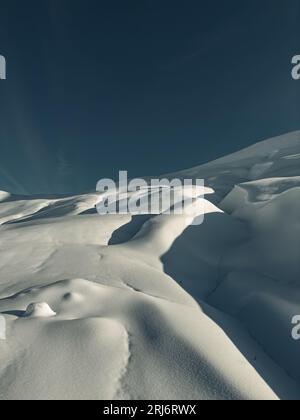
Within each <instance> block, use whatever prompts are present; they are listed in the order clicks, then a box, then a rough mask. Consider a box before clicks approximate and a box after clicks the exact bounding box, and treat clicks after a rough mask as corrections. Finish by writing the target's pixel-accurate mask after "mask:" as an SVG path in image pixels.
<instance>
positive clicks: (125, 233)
mask: <svg viewBox="0 0 300 420" xmlns="http://www.w3.org/2000/svg"><path fill="white" fill-rule="evenodd" d="M299 158H300V133H299V132H296V133H292V134H288V135H286V136H281V137H279V138H275V139H271V140H268V141H265V142H262V143H258V144H256V145H254V146H253V147H251V148H248V149H246V150H244V151H241V152H238V153H236V154H233V155H231V156H228V157H226V158H222V159H219V160H217V161H215V162H212V163H210V164H206V165H203V166H200V167H197V168H193V169H191V170H187V171H182V172H181V173H180V174H178V176H180V177H191V176H192V177H195V178H196V177H198V178H199V177H200V178H204V179H205V182H206V186H207V187H208V188H210V189H212V190H213V191H214V193H213V194H209V195H206V197H205V198H204V199H202V198H200V200H203V201H202V203H201V204H202V205H201V206H199V207H197V209H196V213H195V214H194V215H193V216H191V215H190V216H167V215H158V216H155V215H153V216H152V217H150V216H149V217H146V216H133V217H131V216H129V215H116V216H111V215H108V216H99V215H97V214H95V213H94V211H93V209H94V208H95V205H96V204H97V202H98V201H99V200H100V199H101V198H100V195H99V194H95V193H93V194H86V195H81V196H74V197H32V198H31V197H17V196H13V195H11V194H9V193H6V192H1V193H0V224H1V226H0V314H1V316H4V317H5V320H6V340H2V339H0V399H170V400H172V399H208V400H211V399H226V400H228V399H254V400H259V399H271V400H276V399H299V398H300V368H299V363H298V360H299V357H297V356H298V355H299V346H300V342H299V341H295V340H293V339H292V335H291V330H292V324H291V320H292V317H293V316H294V315H300V284H299V274H300V219H299V217H300V216H299V214H300V212H299V210H300V208H299V203H300V200H299V199H300V172H299V168H300V166H299V163H300V162H299ZM197 212H198V213H197ZM199 212H203V213H205V219H204V223H203V224H202V225H199V226H194V225H192V224H191V223H192V222H193V219H194V217H195V216H197V215H199Z"/></svg>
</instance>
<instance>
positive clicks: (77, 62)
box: [0, 0, 300, 193]
mask: <svg viewBox="0 0 300 420" xmlns="http://www.w3.org/2000/svg"><path fill="white" fill-rule="evenodd" d="M2 3H3V4H2V5H1V13H0V54H2V55H4V56H6V59H7V77H8V79H7V80H6V81H0V113H1V114H0V152H1V153H0V188H2V189H5V188H6V189H10V190H13V191H15V192H22V191H23V192H27V193H49V192H78V191H83V190H91V189H93V188H95V185H96V182H97V180H98V179H99V178H101V177H113V176H115V175H116V174H117V172H118V170H119V169H120V170H121V169H127V170H129V174H130V175H131V176H137V175H151V174H160V173H165V172H170V171H174V170H178V169H183V168H186V167H191V166H194V165H197V164H200V163H203V162H206V161H209V160H212V159H214V158H217V157H219V156H221V155H224V154H227V153H229V152H232V151H234V150H237V149H240V148H243V147H245V146H247V145H249V144H251V143H253V142H255V141H258V140H261V139H263V138H267V137H271V136H274V135H277V134H282V133H284V132H287V131H292V130H296V129H300V81H299V82H297V81H293V80H292V78H291V64H290V62H291V58H292V56H293V55H295V54H300V24H299V23H300V0H226V1H224V0H186V1H183V0H180V1H179V0H109V1H102V0H85V1H83V0H48V1H47V0H38V1H33V0H27V1H26V2H25V1H24V2H20V0H9V1H7V2H4V1H2Z"/></svg>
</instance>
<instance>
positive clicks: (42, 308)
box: [25, 302, 56, 318]
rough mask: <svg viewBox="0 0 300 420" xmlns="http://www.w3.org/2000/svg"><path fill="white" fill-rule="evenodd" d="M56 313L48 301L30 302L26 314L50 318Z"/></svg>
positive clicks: (27, 315)
mask: <svg viewBox="0 0 300 420" xmlns="http://www.w3.org/2000/svg"><path fill="white" fill-rule="evenodd" d="M55 315H56V313H55V312H54V311H52V309H51V308H50V306H49V305H48V303H46V302H39V303H30V304H29V305H28V306H27V309H26V311H25V316H26V317H30V318H48V317H50V316H55Z"/></svg>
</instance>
